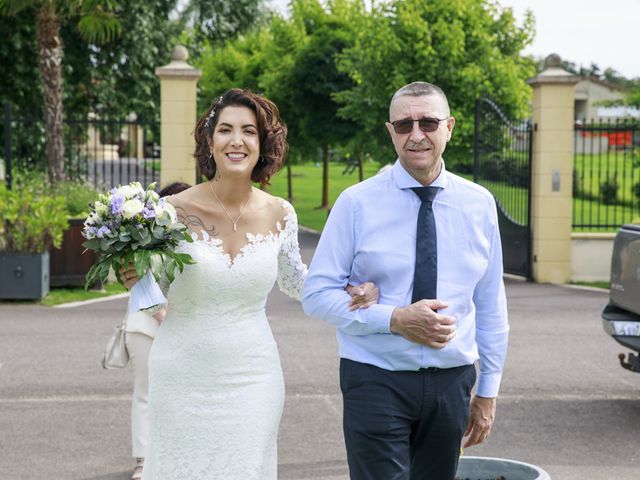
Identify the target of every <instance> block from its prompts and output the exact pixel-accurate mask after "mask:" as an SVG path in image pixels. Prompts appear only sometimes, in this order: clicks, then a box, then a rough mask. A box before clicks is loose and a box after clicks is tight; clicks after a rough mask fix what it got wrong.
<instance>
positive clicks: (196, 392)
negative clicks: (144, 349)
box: [142, 200, 307, 480]
mask: <svg viewBox="0 0 640 480" xmlns="http://www.w3.org/2000/svg"><path fill="white" fill-rule="evenodd" d="M282 206H283V208H284V213H285V215H284V219H283V222H281V223H278V224H277V225H276V228H275V229H274V230H275V231H274V232H269V233H268V234H266V235H261V234H258V235H252V234H247V240H248V241H247V244H246V245H245V246H244V247H243V248H242V250H241V251H240V252H239V253H238V254H237V256H236V257H235V258H231V257H230V255H229V254H227V253H225V252H224V250H223V248H222V241H221V240H219V239H216V238H209V236H208V235H206V233H205V232H201V233H200V235H199V236H198V235H196V234H195V233H194V234H193V237H194V240H195V241H194V242H193V243H188V242H181V243H180V245H179V247H178V251H180V252H185V253H189V254H190V255H191V256H192V257H193V259H194V260H196V262H197V263H196V264H194V265H187V266H185V269H184V272H183V273H182V274H177V275H176V279H175V280H174V282H173V283H172V284H171V288H170V290H169V294H168V301H169V305H170V307H169V313H168V315H167V317H166V318H165V320H164V322H163V323H162V326H161V328H160V329H159V331H158V334H157V336H156V339H155V341H154V344H153V347H152V349H151V353H150V359H149V417H150V422H151V425H150V438H149V449H148V452H147V455H146V458H145V465H144V470H143V477H142V478H143V480H180V479H189V480H195V479H220V480H252V479H259V480H275V479H276V478H277V451H276V442H277V434H278V424H279V422H280V417H281V414H282V408H283V405H284V381H283V376H282V369H281V366H280V358H279V355H278V349H277V346H276V343H275V341H274V339H273V335H272V333H271V329H270V328H269V323H268V321H267V317H266V314H265V304H266V301H267V295H268V294H269V292H270V291H271V289H272V287H273V285H274V283H275V281H276V280H277V281H278V286H279V287H280V290H282V291H283V292H284V293H286V294H287V295H289V296H291V297H294V298H297V299H299V298H300V290H301V288H302V283H303V280H304V277H305V276H306V272H307V269H306V266H305V265H304V264H303V263H302V260H301V258H300V252H299V247H298V224H297V219H296V216H295V212H294V211H293V208H292V207H291V205H289V204H288V203H287V202H286V201H284V200H282ZM283 224H284V225H283Z"/></svg>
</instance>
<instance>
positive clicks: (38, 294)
mask: <svg viewBox="0 0 640 480" xmlns="http://www.w3.org/2000/svg"><path fill="white" fill-rule="evenodd" d="M47 293H49V252H44V253H34V254H29V253H10V252H2V253H0V299H7V300H9V299H11V300H41V299H42V298H44V297H45V296H46V295H47Z"/></svg>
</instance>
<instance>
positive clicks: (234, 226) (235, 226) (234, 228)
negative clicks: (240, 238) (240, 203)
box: [233, 223, 238, 232]
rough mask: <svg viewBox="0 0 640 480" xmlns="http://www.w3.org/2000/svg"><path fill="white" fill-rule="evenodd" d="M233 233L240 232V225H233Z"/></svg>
mask: <svg viewBox="0 0 640 480" xmlns="http://www.w3.org/2000/svg"><path fill="white" fill-rule="evenodd" d="M233 231H234V232H237V231H238V225H236V224H235V223H234V224H233Z"/></svg>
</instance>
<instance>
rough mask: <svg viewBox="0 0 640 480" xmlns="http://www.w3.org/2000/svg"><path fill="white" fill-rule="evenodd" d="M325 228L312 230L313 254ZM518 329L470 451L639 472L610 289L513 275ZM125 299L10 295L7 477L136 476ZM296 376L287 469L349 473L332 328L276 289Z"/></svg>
mask: <svg viewBox="0 0 640 480" xmlns="http://www.w3.org/2000/svg"><path fill="white" fill-rule="evenodd" d="M314 242H315V236H313V235H310V234H306V233H303V234H302V235H301V243H302V246H303V256H304V257H305V258H306V259H309V257H310V255H311V252H312V250H313V246H314ZM507 295H508V298H509V312H510V322H511V337H510V346H509V354H508V357H507V366H506V370H505V373H504V377H503V382H502V389H501V396H500V399H499V403H498V411H497V419H496V424H495V427H494V429H493V432H492V435H491V437H490V438H489V440H488V441H487V443H486V444H484V445H481V446H478V447H474V448H470V449H468V450H467V451H466V452H465V453H466V454H468V455H480V456H497V457H505V458H511V459H515V460H519V461H523V462H527V463H533V464H536V465H538V466H540V467H542V468H544V469H545V470H546V471H547V472H548V473H549V474H550V476H551V478H552V479H553V480H574V479H575V480H578V479H580V480H585V479H588V480H600V479H602V480H609V479H616V480H632V479H633V480H637V478H638V475H639V472H640V449H639V448H638V438H639V433H640V375H639V374H634V373H631V372H628V371H625V370H623V369H622V368H620V367H619V366H618V360H617V354H618V352H621V351H623V350H622V349H621V348H619V347H618V346H617V344H615V343H614V342H613V341H612V340H611V339H610V338H608V337H607V336H606V335H605V334H604V333H603V331H602V328H601V326H600V310H601V308H602V306H603V305H604V304H605V302H606V300H607V293H606V292H603V291H587V290H578V289H574V288H568V287H558V286H550V285H536V284H531V283H525V282H521V281H517V280H511V279H508V280H507ZM124 309H125V300H124V299H116V300H109V301H102V302H99V303H94V304H91V305H85V306H80V307H74V308H46V307H36V306H29V305H11V304H6V303H4V304H0V480H13V479H37V480H41V479H42V480H44V479H47V480H58V479H61V480H80V479H86V480H89V479H91V480H125V479H128V478H129V475H130V467H131V466H132V461H131V459H130V457H129V455H130V440H129V405H130V392H131V370H130V369H124V370H111V371H105V370H102V369H101V368H100V366H99V356H100V352H101V350H102V348H103V346H104V344H105V342H106V339H107V338H108V336H109V335H110V333H111V331H112V329H113V328H114V326H115V325H116V323H117V322H118V321H119V320H120V319H121V317H122V314H123V312H124ZM268 313H269V317H270V321H271V325H272V328H273V331H274V334H275V336H276V339H277V341H278V346H279V349H280V354H281V357H282V365H283V369H284V372H285V380H286V385H287V396H286V404H285V412H284V416H283V419H282V424H281V428H280V440H279V463H280V467H279V477H280V478H281V479H287V480H288V479H322V480H329V479H332V480H333V479H346V478H348V475H347V468H346V461H345V453H344V445H343V440H342V434H341V398H340V393H339V387H338V373H337V366H338V359H337V356H336V341H335V336H334V332H333V329H332V327H330V326H328V325H325V324H323V323H321V322H319V321H316V320H312V319H309V318H306V317H305V316H304V315H303V314H302V310H301V308H300V305H299V304H298V303H297V302H295V301H293V300H290V299H288V298H287V297H285V296H284V295H282V294H281V293H280V292H278V291H277V290H276V291H274V292H273V294H272V296H271V297H270V300H269V304H268Z"/></svg>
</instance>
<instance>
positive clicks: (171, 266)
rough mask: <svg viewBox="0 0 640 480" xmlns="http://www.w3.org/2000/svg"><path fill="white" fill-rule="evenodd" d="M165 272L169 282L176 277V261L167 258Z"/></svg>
mask: <svg viewBox="0 0 640 480" xmlns="http://www.w3.org/2000/svg"><path fill="white" fill-rule="evenodd" d="M165 273H166V274H167V279H168V280H169V283H172V282H173V281H174V280H175V278H176V263H175V262H174V261H173V260H168V261H167V263H166V264H165Z"/></svg>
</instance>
